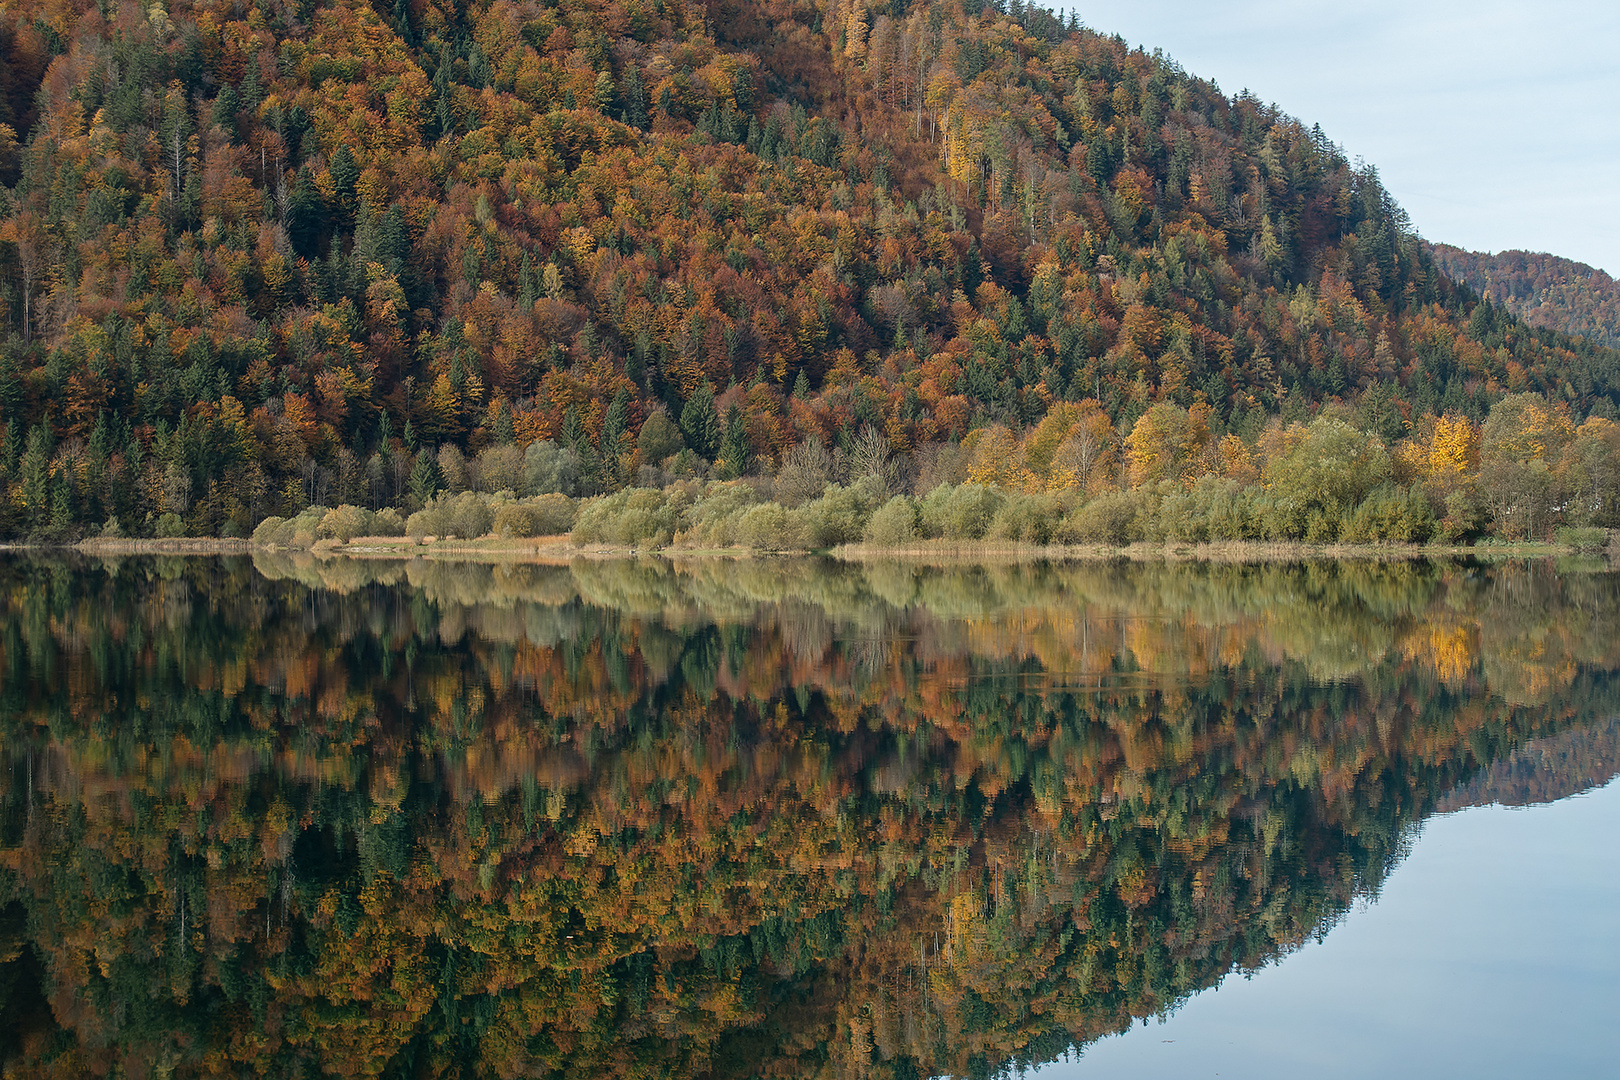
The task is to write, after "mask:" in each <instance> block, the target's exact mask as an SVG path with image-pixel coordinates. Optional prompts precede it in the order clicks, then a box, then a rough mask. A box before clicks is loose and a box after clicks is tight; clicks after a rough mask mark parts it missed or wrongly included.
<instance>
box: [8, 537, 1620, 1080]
mask: <svg viewBox="0 0 1620 1080" xmlns="http://www.w3.org/2000/svg"><path fill="white" fill-rule="evenodd" d="M256 567H257V568H256V569H255V567H254V566H250V565H248V564H247V563H245V562H241V561H237V562H226V561H198V562H193V563H182V562H170V563H165V564H156V563H153V562H145V561H140V560H132V561H128V562H125V563H123V564H122V565H117V566H106V567H98V568H96V569H95V570H94V571H93V572H70V571H69V570H67V569H66V568H64V567H61V566H56V565H50V564H37V565H21V566H19V565H16V564H12V565H9V566H6V567H4V568H0V722H3V724H4V727H3V729H0V738H3V740H4V747H5V754H6V757H7V764H8V766H9V768H8V769H7V770H6V772H5V773H4V776H5V778H6V779H5V781H4V785H5V786H4V791H3V803H0V807H3V813H0V890H3V895H0V901H5V902H7V903H9V904H11V905H12V906H11V907H10V908H8V909H7V910H8V911H9V912H11V913H13V914H16V915H17V918H18V919H19V920H21V921H20V922H17V923H16V925H18V926H25V927H26V934H27V937H28V939H29V940H30V941H31V942H32V943H33V947H34V948H35V949H36V950H37V951H38V955H39V956H41V957H42V958H43V960H44V968H43V972H42V973H41V974H40V975H38V976H30V975H28V974H27V972H26V971H24V966H19V965H23V963H24V960H25V959H26V958H25V957H24V956H23V954H22V953H19V959H18V960H17V961H15V962H13V965H12V966H11V967H9V968H6V969H5V970H6V971H8V972H10V973H11V974H12V975H13V976H15V977H16V978H15V979H13V980H12V981H17V980H20V982H19V984H18V987H19V988H18V989H16V990H14V991H12V992H11V996H10V998H8V999H7V1000H6V1001H0V1013H3V1015H5V1016H12V1015H19V1016H28V1015H32V1016H33V1018H34V1019H33V1020H32V1021H31V1022H30V1025H29V1026H28V1027H27V1030H26V1031H25V1034H24V1036H23V1037H22V1038H21V1039H20V1041H18V1042H15V1043H13V1044H0V1047H3V1048H0V1053H4V1054H8V1055H10V1056H12V1057H14V1058H16V1059H17V1060H16V1062H14V1066H15V1067H16V1068H18V1069H21V1070H24V1071H30V1070H31V1071H33V1072H43V1071H45V1070H46V1068H47V1067H51V1068H55V1069H56V1070H58V1071H59V1072H61V1073H63V1074H79V1073H85V1072H89V1073H98V1074H105V1073H109V1072H111V1071H114V1070H115V1069H117V1068H122V1067H123V1064H122V1063H124V1062H129V1063H134V1062H158V1063H159V1064H160V1065H163V1066H164V1067H165V1068H172V1069H173V1070H174V1072H175V1074H176V1075H204V1074H212V1073H235V1072H238V1071H248V1072H258V1073H265V1074H276V1075H282V1074H290V1073H293V1072H296V1071H298V1070H299V1069H303V1070H304V1071H305V1072H307V1073H310V1074H314V1073H316V1072H318V1071H319V1070H320V1068H321V1067H347V1068H351V1069H353V1070H355V1071H358V1072H368V1071H381V1070H383V1069H384V1067H385V1066H387V1069H388V1070H390V1071H391V1074H394V1075H429V1076H486V1075H487V1076H496V1075H501V1076H511V1075H530V1074H536V1073H547V1072H551V1071H555V1072H556V1073H557V1074H559V1075H570V1076H616V1075H626V1076H628V1075H637V1076H647V1075H670V1076H675V1075H681V1076H686V1075H691V1074H694V1073H704V1072H709V1073H713V1074H717V1075H722V1076H731V1075H736V1076H752V1075H825V1076H866V1075H870V1076H881V1077H901V1076H907V1075H924V1074H930V1073H938V1072H968V1071H973V1070H975V1069H978V1068H982V1067H985V1066H987V1065H995V1064H998V1063H1001V1062H1006V1061H1018V1060H1044V1059H1047V1058H1050V1057H1051V1056H1054V1055H1056V1054H1058V1053H1061V1052H1062V1051H1063V1050H1064V1049H1065V1048H1066V1047H1068V1046H1070V1045H1071V1044H1073V1043H1074V1042H1076V1041H1079V1042H1085V1041H1088V1040H1090V1039H1093V1038H1095V1037H1097V1036H1099V1035H1101V1034H1103V1033H1105V1032H1107V1031H1110V1030H1115V1029H1117V1028H1118V1027H1120V1026H1121V1025H1124V1024H1127V1023H1129V1022H1130V1020H1131V1018H1132V1017H1134V1016H1140V1015H1144V1014H1146V1013H1150V1012H1153V1011H1156V1010H1158V1009H1162V1008H1164V1007H1165V1006H1167V1005H1168V1004H1170V1003H1172V1002H1174V1001H1176V1000H1178V999H1179V998H1181V997H1183V996H1185V995H1187V994H1189V993H1192V992H1194V991H1196V990H1197V989H1199V988H1201V987H1204V986H1207V985H1210V984H1211V983H1213V982H1214V981H1216V980H1218V979H1219V978H1220V977H1221V976H1222V975H1223V974H1225V973H1226V972H1228V971H1230V970H1232V968H1233V967H1234V966H1248V965H1254V964H1258V963H1263V962H1265V961H1266V960H1267V959H1269V958H1271V957H1274V956H1276V955H1277V954H1278V953H1279V952H1281V951H1284V950H1287V949H1288V948H1290V947H1292V946H1293V945H1294V944H1296V943H1298V942H1300V941H1302V940H1304V939H1305V938H1306V937H1308V936H1309V935H1311V934H1313V933H1316V932H1318V931H1319V930H1320V929H1321V928H1323V927H1324V926H1325V925H1326V924H1327V923H1329V922H1331V920H1333V919H1334V918H1336V917H1337V915H1338V913H1340V912H1342V911H1343V910H1344V909H1345V907H1346V906H1347V905H1348V904H1349V903H1350V902H1351V901H1352V900H1353V899H1354V897H1355V896H1357V895H1358V894H1360V893H1364V892H1365V891H1366V890H1368V889H1373V888H1376V887H1377V885H1378V883H1379V882H1380V881H1381V880H1382V878H1383V876H1384V874H1385V873H1386V872H1387V870H1388V868H1389V866H1390V865H1391V862H1392V860H1393V859H1395V858H1396V857H1398V854H1399V852H1400V851H1401V850H1402V844H1403V837H1404V836H1405V835H1406V832H1407V830H1408V828H1409V827H1410V826H1411V825H1413V824H1414V823H1416V822H1417V821H1419V820H1421V818H1422V817H1423V816H1424V815H1425V814H1427V813H1429V812H1430V811H1431V809H1432V807H1433V806H1434V802H1435V799H1436V797H1437V795H1438V793H1440V792H1443V791H1446V790H1450V789H1452V788H1454V787H1455V786H1456V785H1457V784H1458V783H1459V782H1460V781H1462V780H1464V779H1465V778H1467V777H1470V776H1473V775H1474V774H1476V773H1477V772H1478V771H1479V770H1480V769H1481V768H1482V767H1486V766H1489V765H1491V764H1492V763H1494V762H1497V761H1500V760H1503V759H1505V758H1507V757H1508V755H1510V754H1511V752H1512V750H1513V748H1514V747H1515V746H1518V745H1521V744H1523V743H1524V742H1525V741H1526V740H1528V739H1531V738H1533V737H1535V736H1538V735H1543V734H1548V735H1554V734H1556V733H1558V732H1560V731H1563V730H1566V729H1571V730H1579V729H1580V728H1581V727H1583V726H1585V725H1587V724H1588V723H1589V722H1591V721H1592V720H1593V719H1594V718H1607V717H1611V716H1613V715H1615V714H1616V712H1617V711H1620V710H1617V709H1616V704H1617V702H1620V686H1617V685H1616V684H1615V681H1614V679H1613V678H1612V672H1613V671H1614V669H1615V667H1616V664H1615V661H1614V658H1613V657H1612V656H1611V655H1609V653H1608V652H1606V651H1605V650H1613V649H1614V648H1616V645H1615V643H1614V642H1613V641H1612V640H1611V639H1612V638H1613V637H1614V635H1613V634H1612V633H1603V632H1599V630H1597V629H1594V628H1601V627H1603V626H1604V625H1607V626H1610V627H1612V626H1613V625H1614V611H1615V587H1614V586H1615V582H1614V579H1613V578H1611V577H1607V576H1590V577H1558V576H1555V575H1553V574H1551V573H1550V572H1548V571H1546V570H1545V569H1541V568H1524V567H1518V568H1496V569H1492V570H1489V571H1484V572H1475V571H1469V570H1466V569H1462V568H1451V567H1436V566H1398V567H1332V566H1321V567H1305V568H1270V569H1255V568H1232V567H1224V568H1200V567H1121V568H1112V567H1090V568H1081V569H1073V568H1043V569H1033V570H1032V569H1028V568H1025V569H1024V570H1022V571H998V570H975V571H951V572H938V571H917V570H914V569H911V568H898V567H888V568H883V567H876V568H867V569H850V568H839V567H836V566H828V565H823V564H820V563H815V562H810V561H805V562H779V563H778V562H765V561H761V562H755V563H698V564H692V565H689V566H676V567H672V566H670V565H669V564H667V563H662V562H657V561H647V562H639V563H626V564H613V563H591V564H581V565H579V566H574V567H560V568H555V567H554V568H542V567H522V566H516V567H513V566H497V567H457V566H452V565H446V564H435V563H410V564H397V563H395V564H388V563H377V564H363V563H348V564H342V565H340V564H339V562H338V561H334V562H333V563H317V562H306V563H303V564H297V563H290V562H289V563H272V562H268V561H265V560H263V559H259V560H256ZM329 569H330V572H331V576H328V570H329ZM367 574H373V575H375V576H374V577H373V578H367V577H366V575H367ZM290 579H297V581H295V580H290ZM300 581H301V582H311V583H319V584H318V587H317V588H315V589H314V590H311V589H309V588H306V587H305V585H304V584H300V583H298V582H300ZM1517 658H1529V660H1530V661H1532V662H1533V664H1541V665H1543V667H1542V669H1540V670H1543V671H1544V672H1545V674H1542V675H1531V676H1527V675H1526V674H1525V673H1524V672H1525V670H1526V669H1525V668H1524V667H1523V666H1522V662H1521V660H1520V659H1517ZM1326 676H1333V677H1335V678H1337V679H1338V681H1332V680H1331V679H1329V678H1327V677H1326ZM1532 691H1533V695H1534V696H1533V701H1534V704H1533V706H1530V705H1520V704H1517V702H1519V701H1521V700H1530V696H1531V694H1532ZM7 925H8V926H10V925H12V924H11V923H7ZM6 932H7V933H10V931H9V930H8V931H6ZM30 955H32V954H30ZM31 981H34V982H38V983H39V984H40V992H42V993H43V994H44V995H45V998H46V1000H48V1002H49V1003H50V1005H51V1008H52V1011H53V1013H54V1017H55V1021H54V1024H46V1023H44V1022H43V1020H42V1019H41V1017H40V1014H39V1012H38V1010H37V1009H36V1010H34V1012H33V1013H32V1014H30V1013H29V1012H28V1010H27V1009H26V1008H24V1007H23V1006H22V1005H16V1007H15V1009H14V1008H13V1005H14V1004H16V1003H18V1002H25V1001H27V1000H29V998H28V992H27V991H28V986H29V984H30V982H31ZM0 982H4V980H0ZM55 1025H60V1027H57V1026H55ZM164 1063H166V1064H164Z"/></svg>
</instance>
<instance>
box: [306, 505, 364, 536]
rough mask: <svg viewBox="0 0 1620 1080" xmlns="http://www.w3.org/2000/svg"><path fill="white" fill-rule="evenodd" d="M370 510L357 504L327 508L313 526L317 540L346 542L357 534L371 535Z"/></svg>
mask: <svg viewBox="0 0 1620 1080" xmlns="http://www.w3.org/2000/svg"><path fill="white" fill-rule="evenodd" d="M371 517H372V515H371V512H370V511H369V510H366V509H364V508H362V507H359V506H349V505H343V506H339V507H337V508H336V509H335V510H328V511H327V512H326V514H325V515H324V516H323V517H322V518H321V521H320V524H319V525H317V526H316V527H315V538H316V539H317V540H337V541H340V542H342V543H345V544H347V543H348V542H349V541H350V540H353V539H354V538H355V537H357V536H369V535H371Z"/></svg>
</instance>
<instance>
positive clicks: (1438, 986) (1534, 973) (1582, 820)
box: [1032, 782, 1620, 1080]
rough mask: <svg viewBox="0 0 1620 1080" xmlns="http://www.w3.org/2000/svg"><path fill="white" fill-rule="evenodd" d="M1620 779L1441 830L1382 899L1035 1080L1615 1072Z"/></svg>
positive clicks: (1439, 825)
mask: <svg viewBox="0 0 1620 1080" xmlns="http://www.w3.org/2000/svg"><path fill="white" fill-rule="evenodd" d="M1616 837H1620V782H1611V783H1610V784H1609V785H1608V786H1607V787H1606V788H1604V789H1602V790H1601V791H1598V792H1594V793H1590V794H1587V795H1581V796H1576V797H1574V798H1570V799H1565V800H1563V801H1562V802H1558V803H1553V804H1551V805H1549V806H1538V807H1533V808H1530V809H1527V810H1505V809H1502V808H1500V807H1489V808H1483V809H1473V810H1465V811H1463V812H1461V813H1458V814H1453V815H1451V816H1449V817H1443V818H1436V819H1433V820H1431V821H1429V822H1428V823H1427V824H1426V825H1425V827H1424V831H1423V835H1422V836H1421V837H1420V838H1419V840H1418V841H1417V843H1416V844H1415V845H1414V847H1413V850H1412V853H1411V854H1410V855H1409V856H1408V857H1407V858H1406V860H1405V862H1403V863H1402V864H1401V865H1400V866H1399V867H1398V868H1397V869H1396V870H1395V872H1394V874H1392V875H1391V877H1390V879H1389V881H1388V882H1387V883H1386V884H1385V886H1384V890H1383V894H1382V896H1381V897H1380V898H1379V899H1378V901H1377V902H1376V903H1374V904H1372V905H1371V906H1370V907H1367V908H1365V909H1364V910H1360V911H1356V912H1353V913H1352V914H1351V915H1350V916H1349V918H1348V919H1347V920H1346V921H1345V923H1344V924H1343V925H1341V926H1339V927H1338V928H1337V929H1335V930H1333V931H1332V932H1331V933H1330V934H1329V935H1328V937H1327V939H1326V940H1325V941H1324V942H1322V943H1321V944H1312V945H1308V946H1306V947H1305V948H1304V949H1302V950H1301V951H1300V952H1298V953H1296V954H1295V955H1293V956H1291V957H1288V958H1286V959H1285V960H1283V961H1282V963H1280V964H1278V965H1275V966H1273V967H1269V968H1266V969H1264V970H1263V971H1260V972H1258V973H1257V974H1256V975H1255V976H1254V977H1253V978H1251V979H1247V980H1245V979H1243V978H1241V977H1231V978H1228V980H1227V981H1226V982H1225V983H1223V984H1222V985H1221V986H1220V988H1219V989H1217V990H1212V991H1207V992H1205V993H1204V994H1202V995H1199V996H1197V997H1194V998H1193V999H1192V1000H1190V1001H1189V1002H1187V1004H1186V1005H1184V1006H1183V1007H1182V1009H1181V1011H1180V1012H1178V1013H1177V1014H1176V1015H1174V1016H1172V1017H1171V1018H1170V1019H1169V1020H1168V1021H1166V1022H1165V1023H1162V1024H1161V1023H1159V1022H1157V1021H1153V1022H1150V1023H1149V1024H1148V1025H1147V1026H1145V1027H1143V1026H1138V1027H1136V1028H1134V1029H1132V1030H1131V1031H1130V1032H1129V1033H1128V1034H1126V1035H1123V1036H1119V1037H1116V1038H1111V1039H1105V1040H1103V1041H1102V1042H1100V1043H1098V1044H1097V1045H1095V1046H1093V1047H1092V1048H1091V1049H1089V1050H1088V1051H1087V1052H1086V1054H1085V1056H1084V1058H1082V1059H1081V1060H1079V1061H1070V1062H1059V1063H1057V1064H1054V1065H1051V1066H1049V1067H1047V1068H1045V1069H1042V1070H1038V1071H1037V1072H1035V1073H1033V1074H1032V1075H1036V1076H1039V1077H1040V1078H1041V1080H1085V1078H1090V1077H1113V1076H1129V1077H1132V1078H1154V1077H1164V1078H1166V1080H1170V1078H1174V1080H1194V1078H1200V1077H1216V1076H1223V1077H1227V1076H1229V1077H1261V1078H1264V1077H1278V1078H1282V1077H1287V1078H1289V1080H1293V1078H1296V1077H1302V1076H1309V1077H1315V1078H1332V1077H1344V1078H1351V1077H1354V1078H1357V1080H1360V1078H1365V1077H1375V1076H1376V1077H1384V1076H1390V1077H1402V1076H1421V1077H1439V1076H1467V1077H1471V1078H1476V1077H1514V1078H1519V1077H1537V1076H1547V1077H1553V1076H1556V1077H1567V1078H1582V1077H1608V1076H1616V1075H1620V1022H1617V1019H1616V1018H1617V1017H1620V843H1616V839H1615V838H1616Z"/></svg>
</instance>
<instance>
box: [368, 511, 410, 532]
mask: <svg viewBox="0 0 1620 1080" xmlns="http://www.w3.org/2000/svg"><path fill="white" fill-rule="evenodd" d="M371 531H372V535H373V536H404V535H405V519H404V518H402V517H400V516H399V511H398V510H395V509H394V508H393V507H392V506H385V507H383V508H382V509H381V510H379V511H377V512H376V513H375V514H373V515H372V516H371Z"/></svg>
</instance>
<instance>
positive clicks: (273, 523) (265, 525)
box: [253, 516, 287, 547]
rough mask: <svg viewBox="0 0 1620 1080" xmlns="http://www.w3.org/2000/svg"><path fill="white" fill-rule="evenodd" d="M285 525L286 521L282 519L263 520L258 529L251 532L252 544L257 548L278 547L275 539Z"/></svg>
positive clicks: (273, 517) (268, 518) (272, 517)
mask: <svg viewBox="0 0 1620 1080" xmlns="http://www.w3.org/2000/svg"><path fill="white" fill-rule="evenodd" d="M285 524H287V519H286V518H284V517H275V516H271V517H267V518H265V519H264V520H263V521H261V522H259V525H258V528H256V529H254V530H253V543H254V544H255V545H257V546H258V547H273V546H278V541H277V539H276V537H277V536H278V535H279V534H280V531H281V527H282V526H283V525H285Z"/></svg>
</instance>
